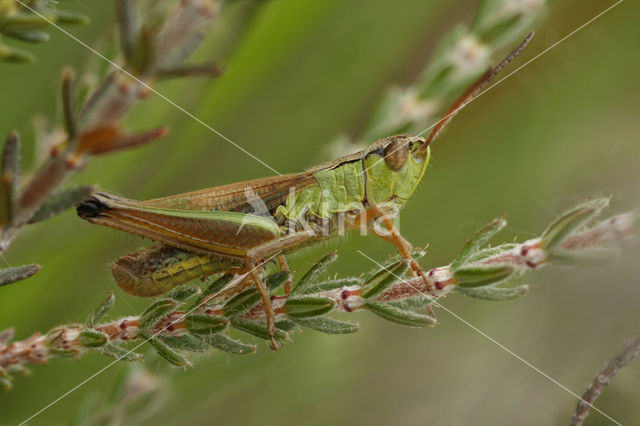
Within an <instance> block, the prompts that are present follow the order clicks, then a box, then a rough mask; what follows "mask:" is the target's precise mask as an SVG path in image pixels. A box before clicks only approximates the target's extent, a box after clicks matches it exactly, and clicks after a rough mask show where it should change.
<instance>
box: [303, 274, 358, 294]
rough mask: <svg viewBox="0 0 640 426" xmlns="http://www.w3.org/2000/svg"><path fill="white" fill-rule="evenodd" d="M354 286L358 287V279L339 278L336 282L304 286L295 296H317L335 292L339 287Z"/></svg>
mask: <svg viewBox="0 0 640 426" xmlns="http://www.w3.org/2000/svg"><path fill="white" fill-rule="evenodd" d="M354 285H360V279H358V278H341V279H336V280H328V281H324V282H320V283H317V284H313V285H309V286H306V287H305V288H304V289H303V290H301V291H299V292H297V293H296V296H303V295H308V294H317V293H322V292H325V291H331V290H335V289H337V288H341V287H350V286H354Z"/></svg>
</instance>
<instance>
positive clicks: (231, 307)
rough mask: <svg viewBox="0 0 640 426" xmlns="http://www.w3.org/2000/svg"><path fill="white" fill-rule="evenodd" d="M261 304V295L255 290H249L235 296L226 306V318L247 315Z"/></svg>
mask: <svg viewBox="0 0 640 426" xmlns="http://www.w3.org/2000/svg"><path fill="white" fill-rule="evenodd" d="M259 302H260V294H259V293H258V290H256V289H255V288H248V289H246V290H244V291H241V292H240V293H238V294H236V295H235V296H233V297H232V298H231V299H229V301H228V302H227V303H225V304H224V307H223V308H222V312H223V314H224V316H229V317H233V316H237V315H241V314H243V313H245V312H246V311H248V310H249V309H251V308H252V307H254V306H255V305H257V304H258V303H259Z"/></svg>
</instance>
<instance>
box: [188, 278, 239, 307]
mask: <svg viewBox="0 0 640 426" xmlns="http://www.w3.org/2000/svg"><path fill="white" fill-rule="evenodd" d="M233 278H234V275H233V274H227V275H223V276H222V277H220V278H218V279H216V280H214V281H213V282H212V283H211V284H210V285H209V287H207V289H206V290H205V291H203V292H202V294H201V295H200V297H198V299H197V300H196V301H195V302H194V303H193V306H194V307H195V306H199V305H201V304H202V302H204V301H205V300H207V299H208V298H209V297H212V296H213V295H215V294H217V293H219V292H220V291H221V290H222V289H223V288H225V286H226V285H227V284H229V283H230V282H231V280H233Z"/></svg>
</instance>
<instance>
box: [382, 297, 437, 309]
mask: <svg viewBox="0 0 640 426" xmlns="http://www.w3.org/2000/svg"><path fill="white" fill-rule="evenodd" d="M384 303H386V304H387V305H391V306H394V307H396V308H398V309H402V310H410V311H419V310H425V309H428V308H429V306H431V304H433V298H431V297H427V296H426V295H424V294H419V295H417V296H412V297H407V298H404V299H400V300H394V301H391V302H384Z"/></svg>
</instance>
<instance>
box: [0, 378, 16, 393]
mask: <svg viewBox="0 0 640 426" xmlns="http://www.w3.org/2000/svg"><path fill="white" fill-rule="evenodd" d="M0 386H2V389H4V390H6V391H10V390H11V388H12V387H13V384H12V383H11V379H10V378H9V376H0Z"/></svg>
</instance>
